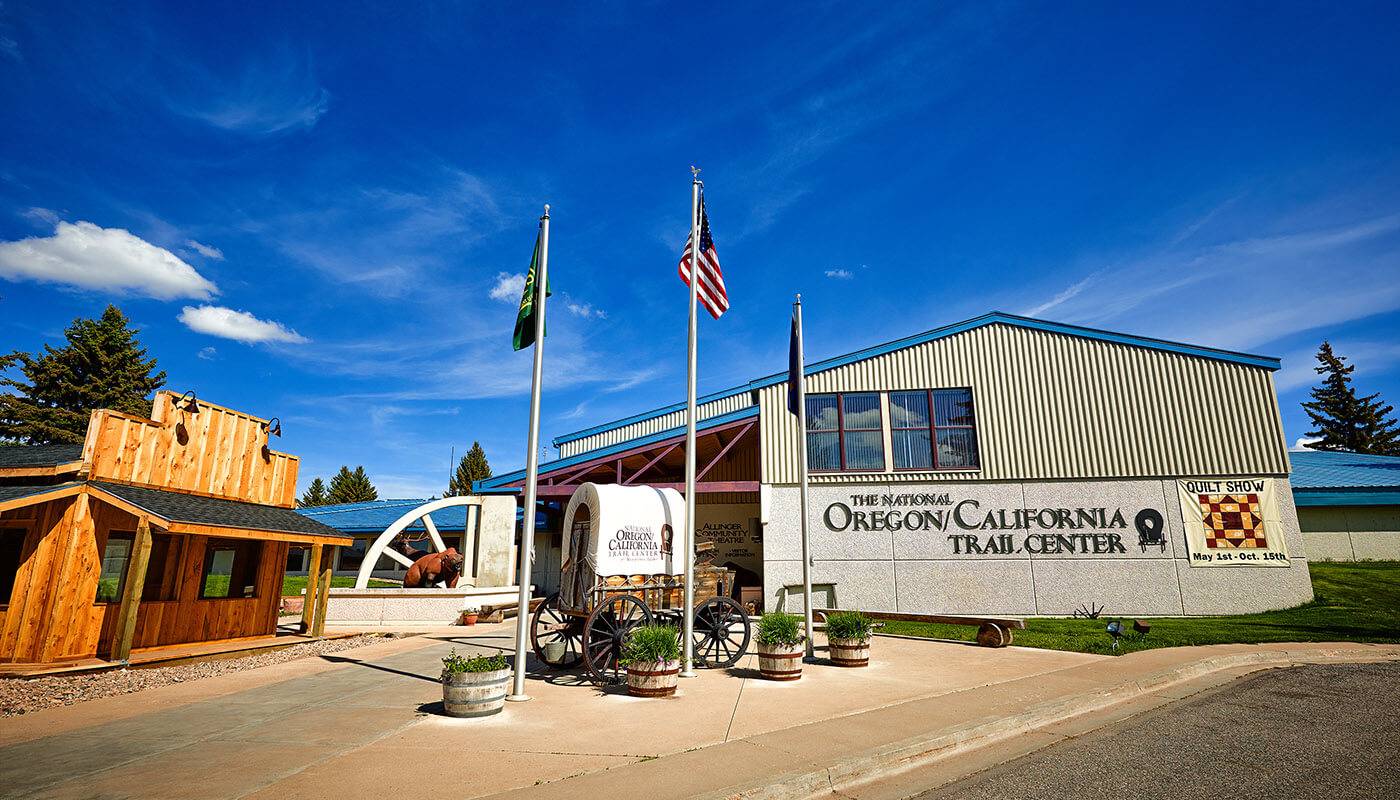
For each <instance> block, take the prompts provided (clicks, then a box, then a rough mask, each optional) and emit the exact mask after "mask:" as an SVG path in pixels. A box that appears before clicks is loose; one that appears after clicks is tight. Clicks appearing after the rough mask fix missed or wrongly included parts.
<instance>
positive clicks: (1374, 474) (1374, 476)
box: [1288, 450, 1400, 506]
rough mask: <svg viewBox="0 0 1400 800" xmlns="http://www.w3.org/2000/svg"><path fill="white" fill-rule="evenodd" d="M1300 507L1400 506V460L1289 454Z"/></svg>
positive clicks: (1307, 452)
mask: <svg viewBox="0 0 1400 800" xmlns="http://www.w3.org/2000/svg"><path fill="white" fill-rule="evenodd" d="M1288 455H1289V460H1291V461H1292V462H1293V474H1291V475H1289V476H1288V477H1289V483H1290V484H1291V485H1292V486H1293V502H1294V503H1295V504H1297V505H1299V506H1379V505H1400V457H1395V456H1372V455H1363V454H1361V453H1338V452H1331V451H1326V450H1297V451H1294V452H1292V453H1289V454H1288Z"/></svg>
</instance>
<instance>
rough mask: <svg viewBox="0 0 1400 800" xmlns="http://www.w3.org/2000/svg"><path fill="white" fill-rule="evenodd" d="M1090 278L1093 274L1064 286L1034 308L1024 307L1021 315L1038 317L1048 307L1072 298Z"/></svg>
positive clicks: (1053, 306) (1048, 308)
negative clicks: (1062, 289)
mask: <svg viewBox="0 0 1400 800" xmlns="http://www.w3.org/2000/svg"><path fill="white" fill-rule="evenodd" d="M1092 278H1093V276H1092V275H1091V276H1089V277H1088V278H1085V279H1083V280H1081V281H1079V282H1078V283H1076V284H1074V285H1072V286H1070V287H1068V288H1066V289H1065V290H1064V291H1063V292H1060V293H1059V294H1057V295H1055V296H1054V297H1052V298H1050V299H1049V300H1046V301H1045V302H1044V303H1041V304H1040V305H1038V306H1035V307H1034V308H1028V309H1026V311H1025V313H1024V315H1023V316H1027V317H1038V316H1040V315H1041V314H1044V313H1045V312H1046V311H1049V310H1050V309H1052V308H1055V307H1056V306H1059V305H1063V304H1064V303H1066V302H1068V301H1070V300H1072V299H1074V297H1075V296H1076V295H1078V294H1079V293H1080V292H1082V291H1084V287H1085V286H1088V285H1089V281H1090V280H1091V279H1092Z"/></svg>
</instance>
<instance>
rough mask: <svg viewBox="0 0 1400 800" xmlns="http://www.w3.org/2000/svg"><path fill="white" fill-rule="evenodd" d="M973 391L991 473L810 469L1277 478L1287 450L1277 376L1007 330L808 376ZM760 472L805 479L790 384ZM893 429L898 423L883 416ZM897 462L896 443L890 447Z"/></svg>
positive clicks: (767, 402)
mask: <svg viewBox="0 0 1400 800" xmlns="http://www.w3.org/2000/svg"><path fill="white" fill-rule="evenodd" d="M956 386H971V387H972V390H973V401H974V403H975V404H976V412H977V427H978V446H979V448H980V450H981V461H982V469H981V470H980V471H976V472H898V473H896V472H893V471H892V470H889V469H887V471H886V472H883V473H874V474H861V473H843V474H840V475H813V476H812V481H813V482H814V483H861V482H866V483H876V482H888V481H891V480H896V481H914V482H928V481H950V480H1022V479H1028V480H1036V479H1048V480H1053V479H1070V478H1099V477H1168V476H1182V475H1232V474H1266V475H1268V474H1276V475H1282V474H1286V473H1287V472H1288V456H1287V451H1286V446H1285V443H1284V438H1283V426H1282V423H1281V421H1280V419H1279V411H1278V401H1277V395H1276V394H1275V392H1274V386H1273V379H1272V375H1271V374H1270V372H1269V371H1268V370H1266V369H1262V368H1258V367H1249V366H1244V365H1241V364H1234V363H1228V362H1224V361H1215V360H1212V359H1207V358H1201V357H1197V356H1187V355H1181V354H1177V353H1169V352H1164V351H1158V350H1149V349H1146V348H1141V347H1133V346H1130V345H1123V344H1115V343H1110V342H1100V341H1093V340H1089V339H1081V338H1078V337H1075V336H1067V335H1064V334H1058V333H1049V332H1045V331H1036V330H1028V329H1025V328H1019V327H1011V326H1006V325H989V326H987V327H984V328H977V329H974V330H970V331H967V332H965V333H960V334H957V335H954V336H950V337H948V338H946V339H940V340H936V341H933V342H928V343H925V344H920V345H915V346H913V347H910V348H907V349H905V350H899V351H896V352H893V353H888V354H886V355H882V356H877V357H875V358H871V359H868V360H866V361H861V362H857V363H855V364H849V365H846V366H843V367H838V368H836V369H832V370H828V371H826V372H822V373H818V374H816V375H811V376H809V377H808V379H807V391H808V393H809V394H818V393H824V392H835V391H897V390H901V389H926V388H942V387H956ZM759 406H760V420H761V421H760V427H761V431H762V437H763V476H764V477H763V479H764V481H765V482H768V483H777V484H783V483H796V482H797V479H798V468H797V456H796V452H797V451H796V444H797V441H798V436H799V433H798V430H797V421H796V419H795V418H794V417H793V416H792V415H791V414H789V413H788V412H787V385H786V384H785V383H784V384H778V385H776V386H771V387H767V388H765V389H763V390H762V391H761V393H760V397H759ZM885 425H886V428H888V425H889V418H888V411H887V412H886V418H885ZM886 452H887V458H888V446H887V450H886Z"/></svg>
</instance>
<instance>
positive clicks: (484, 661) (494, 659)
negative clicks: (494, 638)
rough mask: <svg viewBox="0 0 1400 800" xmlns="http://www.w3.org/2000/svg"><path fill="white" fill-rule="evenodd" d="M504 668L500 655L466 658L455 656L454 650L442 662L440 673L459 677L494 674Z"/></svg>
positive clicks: (504, 659) (504, 664) (503, 659)
mask: <svg viewBox="0 0 1400 800" xmlns="http://www.w3.org/2000/svg"><path fill="white" fill-rule="evenodd" d="M506 666H507V664H506V657H505V656H503V655H501V654H500V653H497V654H495V655H493V656H470V657H467V656H459V655H457V650H456V648H453V650H452V652H450V653H448V654H447V658H444V659H443V660H442V671H443V672H446V673H448V674H449V675H460V674H461V673H463V672H495V671H496V670H498V669H505V668H506Z"/></svg>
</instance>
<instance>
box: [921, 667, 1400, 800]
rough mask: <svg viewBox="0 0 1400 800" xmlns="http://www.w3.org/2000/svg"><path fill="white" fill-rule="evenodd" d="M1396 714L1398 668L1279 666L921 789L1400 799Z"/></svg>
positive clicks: (1143, 799)
mask: <svg viewBox="0 0 1400 800" xmlns="http://www.w3.org/2000/svg"><path fill="white" fill-rule="evenodd" d="M1397 711H1400V664H1393V663H1392V664H1336V665H1317V666H1303V667H1293V668H1291V669H1279V670H1271V671H1268V672H1264V673H1260V674H1257V675H1253V676H1249V677H1246V678H1244V679H1242V680H1238V681H1235V682H1233V683H1230V684H1227V685H1225V686H1221V687H1218V688H1216V689H1212V690H1209V691H1207V692H1204V693H1202V694H1200V695H1196V696H1195V697H1191V698H1188V699H1186V700H1184V701H1181V702H1178V703H1173V704H1171V705H1169V706H1165V707H1163V708H1160V709H1157V710H1156V711H1153V712H1150V713H1147V714H1144V715H1142V716H1139V717H1134V718H1131V719H1128V720H1125V721H1123V722H1120V723H1118V724H1115V725H1111V726H1109V727H1106V728H1103V729H1101V730H1099V731H1096V732H1094V733H1092V734H1088V735H1086V736H1083V737H1080V738H1077V739H1072V740H1070V741H1067V742H1061V743H1060V744H1057V745H1053V746H1051V747H1047V748H1046V749H1044V750H1041V751H1039V752H1037V753H1033V754H1031V755H1029V756H1026V757H1024V758H1021V759H1018V760H1016V761H1011V762H1008V763H1006V764H1003V765H1001V766H999V767H996V768H995V769H992V770H988V771H986V772H982V773H979V774H976V775H973V776H970V777H968V778H966V779H964V780H962V781H959V782H958V783H954V784H950V785H948V786H944V787H942V788H939V789H937V790H934V791H930V792H927V793H925V794H923V795H920V797H921V798H925V799H926V800H934V799H935V798H937V799H938V800H946V799H948V798H957V800H982V798H986V799H987V800H993V799H995V800H1004V799H1005V798H1056V799H1057V800H1058V798H1113V800H1150V799H1151V798H1172V799H1173V800H1191V799H1192V798H1201V799H1202V800H1236V799H1237V798H1267V799H1268V800H1287V799H1289V798H1316V797H1324V798H1326V800H1349V799H1350V798H1381V797H1384V798H1395V797H1400V714H1397Z"/></svg>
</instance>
